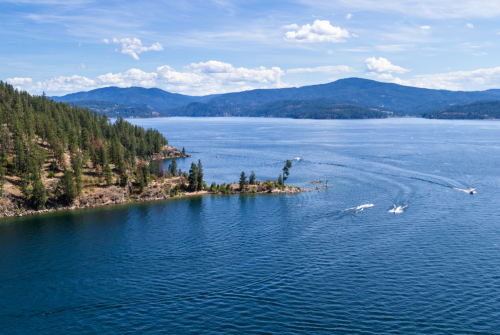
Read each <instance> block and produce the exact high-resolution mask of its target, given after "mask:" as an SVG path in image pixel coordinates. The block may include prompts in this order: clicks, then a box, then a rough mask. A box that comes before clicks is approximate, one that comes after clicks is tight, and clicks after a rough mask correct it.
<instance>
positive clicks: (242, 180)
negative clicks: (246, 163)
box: [240, 171, 248, 191]
mask: <svg viewBox="0 0 500 335" xmlns="http://www.w3.org/2000/svg"><path fill="white" fill-rule="evenodd" d="M247 184H248V182H247V176H245V171H241V175H240V190H241V191H243V189H244V188H245V186H246V185H247Z"/></svg>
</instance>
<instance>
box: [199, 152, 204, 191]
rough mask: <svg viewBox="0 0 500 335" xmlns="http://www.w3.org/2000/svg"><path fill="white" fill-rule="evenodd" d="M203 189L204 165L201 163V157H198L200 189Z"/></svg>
mask: <svg viewBox="0 0 500 335" xmlns="http://www.w3.org/2000/svg"><path fill="white" fill-rule="evenodd" d="M202 189H203V166H202V165H201V159H198V191H201V190H202Z"/></svg>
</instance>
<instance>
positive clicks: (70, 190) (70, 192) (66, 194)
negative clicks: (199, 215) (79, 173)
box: [59, 168, 77, 206]
mask: <svg viewBox="0 0 500 335" xmlns="http://www.w3.org/2000/svg"><path fill="white" fill-rule="evenodd" d="M63 173H64V174H63V176H62V177H61V181H60V187H61V189H62V192H61V193H60V194H59V196H60V198H61V200H63V201H64V202H65V203H66V205H68V206H69V205H71V204H72V203H73V201H75V197H76V195H77V193H76V192H77V190H76V186H75V181H74V180H73V176H72V174H71V171H70V170H68V169H67V168H64V171H63Z"/></svg>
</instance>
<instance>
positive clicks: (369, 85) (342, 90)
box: [54, 78, 500, 116]
mask: <svg viewBox="0 0 500 335" xmlns="http://www.w3.org/2000/svg"><path fill="white" fill-rule="evenodd" d="M54 99H55V100H57V101H64V102H70V101H81V100H100V101H111V102H115V103H118V104H126V105H131V106H142V107H148V108H152V109H154V110H155V111H158V112H164V111H167V110H169V114H170V115H176V114H175V113H176V112H179V113H187V112H186V111H187V110H193V111H194V110H196V113H199V114H200V113H204V114H205V116H215V115H217V114H220V113H224V111H225V110H226V109H224V108H222V107H223V106H231V107H236V108H248V107H252V106H259V105H264V104H269V103H272V102H277V101H287V100H318V99H329V100H341V101H345V102H348V103H349V104H353V105H357V106H360V107H366V106H370V107H373V108H377V109H379V110H381V111H390V112H394V113H395V114H400V115H405V114H409V115H421V114H423V113H429V112H433V111H436V110H441V109H444V108H448V107H450V106H453V105H463V104H468V103H471V102H475V101H481V100H500V90H488V91H482V92H463V91H458V92H456V91H447V90H432V89H424V88H417V87H410V86H402V85H398V84H388V83H382V82H377V81H374V80H368V79H361V78H348V79H340V80H337V81H334V82H332V83H328V84H322V85H313V86H304V87H299V88H280V89H257V90H252V91H244V92H238V93H226V94H220V95H208V96H204V97H194V96H188V95H182V94H172V93H168V92H165V91H163V90H161V89H157V88H151V89H145V88H139V87H131V88H117V87H108V88H101V89H96V90H92V91H89V92H80V93H74V94H68V95H66V96H63V97H54ZM196 102H201V103H206V104H208V105H211V106H215V107H210V106H204V107H203V108H201V107H200V106H202V105H196V104H194V105H192V106H191V107H189V108H186V109H179V107H184V106H187V105H189V104H190V103H196ZM228 110H231V111H233V110H234V109H228ZM212 111H213V113H214V114H211V112H212ZM231 113H233V112H231ZM278 114H286V110H282V111H280V112H279V113H278Z"/></svg>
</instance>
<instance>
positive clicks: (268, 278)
mask: <svg viewBox="0 0 500 335" xmlns="http://www.w3.org/2000/svg"><path fill="white" fill-rule="evenodd" d="M133 122H134V123H136V124H138V125H141V126H145V127H155V128H157V129H159V130H160V131H162V132H163V133H164V134H165V136H166V137H167V138H168V139H169V142H170V144H172V145H174V146H176V147H183V146H184V147H185V148H186V151H187V152H188V153H191V154H192V157H191V158H188V159H185V160H178V165H179V167H180V168H181V169H183V170H188V169H189V165H190V163H191V161H197V160H198V159H201V161H202V163H203V166H204V169H205V179H206V181H207V183H208V184H210V182H211V181H216V182H218V183H222V182H233V181H237V180H238V176H239V174H240V173H241V171H242V170H244V171H245V172H246V173H247V175H249V174H250V171H251V170H254V171H255V173H256V175H257V179H259V180H266V179H271V178H272V179H277V177H278V175H279V173H280V170H281V168H282V167H283V165H284V161H285V160H286V159H294V158H295V157H300V158H301V159H300V160H299V161H295V160H294V161H293V162H294V163H293V164H294V165H293V167H292V169H291V174H290V178H289V180H288V182H289V183H290V184H294V185H298V186H301V187H305V188H309V189H311V188H312V187H313V186H312V185H311V184H310V182H311V181H313V180H322V181H325V180H329V186H330V188H329V189H328V190H320V191H311V192H307V193H302V194H299V195H285V196H269V195H243V196H239V195H236V196H204V197H191V198H183V199H173V200H166V201H158V202H150V203H138V204H126V205H119V206H115V207H106V208H100V209H91V210H81V211H73V212H61V213H56V214H49V215H41V216H35V217H26V218H15V219H9V220H2V221H0V325H1V326H0V333H2V334H32V333H36V334H82V333H88V334H171V333H180V334H187V333H193V334H196V333H213V334H218V333H233V334H241V333H260V334H263V333H289V334H309V333H318V334H321V333H324V334H326V333H339V334H345V333H352V334H498V333H499V332H500V220H499V219H500V210H499V209H500V194H499V189H500V179H499V174H500V164H499V159H498V157H499V155H500V137H499V134H500V133H499V130H500V123H498V122H490V121H439V120H422V119H388V120H356V121H355V120H350V121H330V120H290V119H260V118H168V119H143V120H133ZM215 156H219V158H215ZM320 185H321V184H320ZM470 188H476V191H477V193H476V194H474V195H471V194H469V193H467V192H466V190H468V189H470ZM369 203H372V204H373V205H374V206H373V207H369V208H364V209H363V210H361V208H358V209H356V207H358V206H360V205H365V204H369ZM299 205H300V207H299ZM394 206H396V207H401V213H397V214H394V213H391V212H389V211H390V210H391V209H393V208H394Z"/></svg>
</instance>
